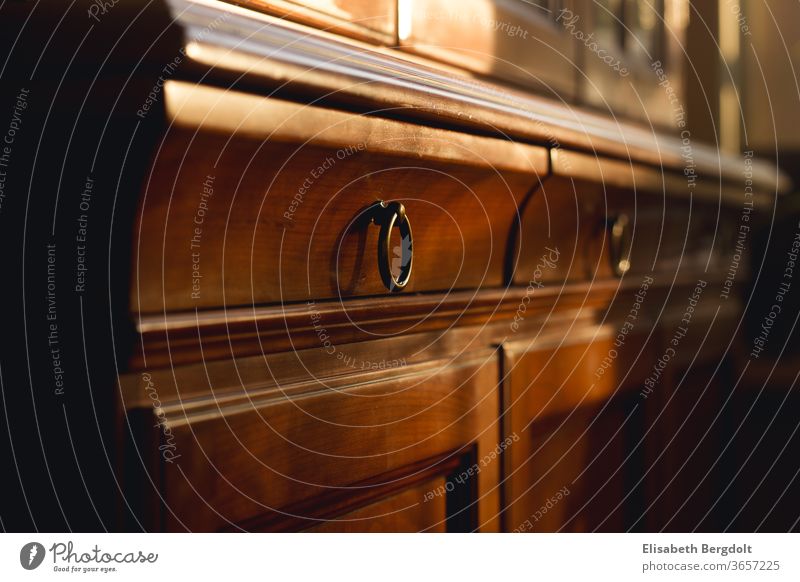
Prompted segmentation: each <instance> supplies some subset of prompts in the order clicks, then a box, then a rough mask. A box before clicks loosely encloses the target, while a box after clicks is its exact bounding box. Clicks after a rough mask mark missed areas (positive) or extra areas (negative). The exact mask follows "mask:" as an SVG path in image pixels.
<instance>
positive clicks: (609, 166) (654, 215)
mask: <svg viewBox="0 0 800 582" xmlns="http://www.w3.org/2000/svg"><path fill="white" fill-rule="evenodd" d="M553 158H554V171H555V174H556V175H554V176H552V177H549V178H547V179H546V180H544V181H543V182H542V187H541V188H540V189H539V190H537V191H536V192H535V193H534V195H533V196H532V197H531V198H530V200H529V201H528V203H527V204H526V206H525V208H524V210H523V214H522V219H521V235H520V245H519V255H518V260H517V270H516V272H515V274H514V281H515V282H516V283H518V284H527V283H529V282H530V280H532V279H533V280H537V281H539V282H550V283H562V282H579V281H594V280H605V279H614V278H619V277H621V276H622V275H624V274H626V273H627V274H635V275H650V274H654V273H662V274H665V275H668V276H670V277H674V276H676V275H681V276H685V277H691V276H693V275H692V273H697V274H701V275H702V274H703V273H706V274H710V273H711V272H716V273H721V272H723V271H724V270H725V269H727V268H728V263H729V262H730V260H731V258H732V255H733V254H734V253H735V237H736V234H737V233H736V232H735V228H731V227H730V225H731V224H736V221H738V220H739V219H740V215H741V214H742V211H741V209H740V208H736V207H735V206H734V205H732V204H726V205H722V204H720V198H719V192H718V188H717V190H716V191H715V190H714V188H713V187H711V185H709V184H707V183H706V184H704V185H703V186H704V188H703V189H698V190H690V189H689V188H688V184H689V183H690V182H688V181H687V180H685V179H683V178H679V177H676V176H672V175H662V174H660V173H658V172H655V171H654V170H650V169H645V168H641V167H635V166H631V165H630V164H626V163H622V162H612V161H610V160H603V159H597V158H593V157H590V156H585V155H583V154H573V153H569V152H564V151H556V152H554V153H553ZM554 257H557V258H558V260H553V258H554Z"/></svg>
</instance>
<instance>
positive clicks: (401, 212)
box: [372, 200, 414, 292]
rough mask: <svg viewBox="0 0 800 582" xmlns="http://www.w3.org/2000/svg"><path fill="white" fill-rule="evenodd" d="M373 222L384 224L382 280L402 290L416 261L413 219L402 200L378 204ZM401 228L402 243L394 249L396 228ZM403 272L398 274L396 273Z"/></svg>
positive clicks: (380, 244) (380, 258) (380, 252)
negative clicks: (393, 236)
mask: <svg viewBox="0 0 800 582" xmlns="http://www.w3.org/2000/svg"><path fill="white" fill-rule="evenodd" d="M372 222H374V223H375V224H377V225H379V226H380V227H381V232H380V235H379V236H378V271H379V272H380V274H381V280H383V284H384V285H385V286H386V288H387V289H388V290H389V291H392V292H396V291H401V290H402V289H403V288H404V287H405V286H406V285H407V284H408V281H409V279H410V278H411V265H412V264H413V262H414V250H413V241H412V238H411V222H410V221H409V219H408V216H406V209H405V206H403V205H402V204H400V203H399V202H388V203H387V202H383V201H382V200H380V201H378V202H376V203H375V206H374V210H373V215H372ZM394 227H397V228H398V229H399V230H400V246H399V247H394V248H392V243H391V240H392V229H393V228H394ZM395 271H398V272H399V274H398V276H397V277H395V275H394V272H395Z"/></svg>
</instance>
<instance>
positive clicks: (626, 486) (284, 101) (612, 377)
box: [75, 0, 788, 532]
mask: <svg viewBox="0 0 800 582" xmlns="http://www.w3.org/2000/svg"><path fill="white" fill-rule="evenodd" d="M423 4H424V3H420V2H417V1H414V2H410V1H404V0H400V2H399V4H396V3H395V2H394V0H383V1H380V2H376V1H371V2H363V1H360V0H348V1H347V2H333V1H330V2H327V1H322V0H319V1H317V0H314V1H310V0H297V1H292V2H290V1H288V0H241V1H240V2H238V3H235V4H234V3H224V2H218V1H214V0H196V1H193V0H165V1H164V2H157V3H153V6H152V7H150V8H148V9H147V10H146V11H143V13H144V14H145V16H144V17H142V18H141V19H138V17H137V18H133V16H132V14H133V12H135V10H134V9H133V8H131V7H130V6H127V5H125V4H124V3H123V4H120V5H119V6H115V7H113V8H112V9H109V13H108V15H107V16H104V18H105V19H107V20H106V21H104V22H101V23H100V25H103V24H105V22H109V23H110V22H111V21H116V20H120V21H126V20H130V21H131V22H136V23H137V24H136V26H139V29H140V32H139V34H142V35H149V38H153V39H157V41H158V42H156V43H155V44H154V45H153V48H152V50H148V51H145V52H143V54H144V55H145V56H144V57H143V60H142V62H143V63H145V64H144V65H142V66H140V67H138V68H137V69H136V70H135V74H134V75H133V77H132V80H131V81H130V82H127V81H126V82H125V83H123V82H122V81H115V83H117V82H118V83H120V84H121V85H120V86H121V87H124V91H123V90H120V91H119V94H120V95H124V98H123V99H122V101H121V103H120V105H119V107H118V108H117V109H116V110H115V112H114V116H115V117H114V119H124V120H125V123H127V124H128V126H126V127H134V126H135V127H137V128H139V132H140V134H141V136H144V137H143V138H142V139H139V141H137V142H136V144H135V148H134V149H135V150H136V151H137V152H139V154H138V158H137V159H140V160H141V161H140V162H139V163H140V170H138V173H134V174H135V178H133V179H130V180H126V183H125V184H123V185H122V187H123V188H124V189H127V190H126V191H127V192H130V194H129V199H128V203H127V210H126V209H125V207H121V208H120V209H119V210H118V212H119V213H120V215H119V216H117V217H115V219H114V220H115V221H116V230H115V232H116V233H117V235H116V236H119V233H129V237H128V236H127V235H124V234H123V235H122V236H123V238H125V239H126V240H127V242H128V243H129V244H127V245H126V244H122V245H121V248H122V251H121V252H122V253H123V254H122V255H120V256H122V257H126V262H125V263H124V266H123V267H121V269H122V270H125V269H128V266H129V269H128V270H127V274H123V275H121V276H118V277H116V278H115V279H114V286H113V287H112V293H113V294H114V300H113V301H112V303H113V309H112V311H113V313H114V318H115V319H114V321H116V322H118V326H119V329H120V330H121V331H120V332H119V333H120V334H122V335H124V337H126V338H127V339H126V341H119V342H118V343H115V344H114V354H115V356H114V357H115V361H116V362H117V364H118V368H116V369H115V370H114V371H113V374H111V376H110V377H111V378H112V380H113V379H114V378H116V379H118V383H117V384H116V385H117V388H118V389H117V390H115V391H113V393H114V396H113V402H110V401H109V403H108V404H109V406H111V407H113V410H115V411H116V413H115V414H114V415H112V420H111V421H109V424H108V426H107V427H106V428H105V430H107V431H108V434H112V435H113V439H114V441H113V442H115V443H116V446H115V448H114V453H113V454H114V461H113V466H114V479H115V483H117V485H118V487H119V494H115V495H112V498H113V499H112V501H111V502H110V504H111V505H112V506H113V508H114V509H113V511H112V512H113V514H114V516H115V517H114V520H115V526H114V527H116V528H119V529H132V530H138V529H145V530H148V531H162V530H167V531H185V530H191V531H219V530H223V531H240V530H247V531H287V530H289V531H299V530H304V531H328V532H330V531H440V532H441V531H482V532H497V531H508V532H511V531H518V532H519V531H626V530H640V531H658V530H674V531H684V530H692V529H709V530H714V529H715V528H718V527H720V526H719V524H725V523H726V519H728V515H727V514H726V513H725V512H726V511H729V506H728V505H726V504H725V503H719V504H718V503H715V501H716V497H717V496H718V494H719V492H720V491H721V490H722V489H723V488H724V485H725V484H726V481H725V480H726V472H725V471H726V466H725V462H724V461H723V462H720V459H721V458H723V457H721V456H720V455H721V454H723V452H724V451H723V447H722V444H721V443H723V442H724V441H725V439H726V433H725V431H726V430H727V428H726V426H723V423H721V422H720V423H718V422H717V417H718V411H719V410H720V407H721V406H722V404H723V402H724V401H725V398H726V390H727V389H728V387H729V386H728V383H727V381H728V379H730V378H733V377H734V374H735V372H736V370H737V369H738V366H739V363H738V361H737V354H738V353H739V352H740V351H741V349H742V346H741V344H740V334H739V327H740V325H739V323H740V318H741V314H742V304H741V301H740V299H739V297H738V295H737V289H738V288H739V286H740V285H741V284H742V283H744V282H745V281H747V279H748V272H747V264H746V261H745V260H744V259H742V260H741V261H739V260H738V259H737V269H738V270H737V271H736V273H735V277H734V278H731V277H730V276H729V273H730V269H731V264H732V260H733V256H734V254H736V255H737V257H738V253H739V251H738V250H737V248H736V241H737V238H736V237H737V233H738V230H737V229H738V226H739V224H740V223H741V220H742V215H743V213H747V214H748V215H749V214H750V213H751V212H752V215H753V216H754V217H755V216H757V215H758V214H759V213H760V212H762V209H766V210H767V211H771V209H772V204H773V202H774V197H775V195H777V194H779V193H781V192H784V191H785V190H786V189H787V187H788V186H787V184H786V180H785V179H784V178H783V176H782V175H781V174H780V173H779V172H777V171H776V169H775V168H774V167H773V166H770V165H769V164H767V163H765V162H761V161H759V160H750V159H746V158H745V157H738V156H731V155H726V154H721V153H720V152H719V151H717V150H716V149H714V148H713V147H711V146H708V145H704V144H701V143H697V142H696V141H695V140H693V139H692V138H691V133H690V131H689V129H688V128H687V127H688V126H684V125H682V124H683V123H684V122H683V121H682V120H680V119H679V118H676V117H675V115H673V114H672V112H674V110H675V107H674V103H673V104H672V105H671V104H670V101H669V100H670V98H671V97H672V95H671V94H668V93H667V92H665V90H664V85H661V86H659V84H658V83H659V79H658V78H657V77H656V76H655V73H654V72H653V71H648V68H647V62H646V61H644V64H642V62H638V61H637V59H639V61H641V55H638V54H635V53H636V51H632V52H631V49H630V44H629V45H628V49H626V50H627V52H623V53H621V57H622V58H623V61H624V62H625V63H627V66H628V67H630V70H631V71H634V72H635V74H634V75H633V77H632V78H634V77H635V85H633V87H634V89H632V90H634V91H635V87H637V86H638V87H641V88H642V93H641V95H644V96H646V98H645V99H644V100H642V101H641V104H642V108H633V109H636V110H635V111H634V110H632V106H631V101H630V96H626V94H625V91H626V90H627V89H623V88H620V89H619V93H617V91H616V90H614V89H613V87H614V86H620V87H622V86H623V85H624V87H627V86H628V83H627V81H623V80H621V79H620V78H619V77H617V78H614V77H611V78H610V79H609V77H608V75H609V74H612V73H613V71H611V69H610V68H609V67H606V66H605V64H604V63H603V62H602V61H601V60H598V59H597V55H595V54H593V53H591V52H587V51H585V50H584V49H587V48H588V45H585V44H584V43H581V42H580V41H579V40H578V39H577V38H576V37H575V35H574V34H570V30H574V29H575V26H577V24H580V26H587V27H591V26H595V25H592V24H590V22H591V20H590V18H589V16H588V14H589V13H588V12H581V11H582V10H588V8H586V7H585V6H584V7H583V8H582V6H583V4H582V3H581V2H564V3H558V2H533V3H529V4H531V5H537V6H539V8H540V9H541V10H545V11H546V12H548V13H549V14H550V16H549V17H547V16H545V17H543V16H541V15H540V14H532V13H527V12H526V10H534V8H531V6H528V7H527V8H526V7H525V3H522V2H513V1H505V0H504V1H498V2H497V3H496V4H493V3H492V2H489V0H474V1H470V2H466V3H462V2H459V3H458V4H459V5H462V4H463V5H464V6H463V10H464V14H465V15H466V16H463V17H462V18H460V19H457V21H456V22H454V23H452V26H451V28H449V29H448V28H447V26H445V22H443V20H444V19H445V16H443V14H444V15H446V14H447V11H448V10H449V11H452V5H451V3H450V2H444V1H437V2H433V3H431V4H429V5H427V4H425V5H424V6H423ZM608 4H609V6H611V5H612V4H614V3H608ZM664 4H666V5H667V7H666V10H667V14H668V16H669V17H670V18H672V19H673V20H675V22H673V23H672V26H675V27H678V28H677V29H676V30H677V31H678V32H680V31H681V28H680V27H681V26H685V22H684V21H682V20H681V19H682V18H684V16H682V15H683V10H685V8H686V7H685V6H683V4H684V3H682V2H678V1H677V0H676V1H669V2H666V3H663V2H662V3H660V6H661V7H660V9H661V10H662V11H663V10H665V8H664V6H663V5H664ZM682 6H683V7H682ZM612 8H613V6H612ZM564 9H568V10H570V11H571V13H572V14H573V15H575V14H585V15H586V17H585V18H583V19H582V20H578V21H572V25H573V29H569V28H564V27H563V23H562V22H560V21H559V20H558V19H557V18H556V16H557V15H558V11H559V10H564ZM136 10H138V8H137V9H136ZM420 10H427V11H428V12H427V13H422V14H421V13H420V12H419V11H420ZM432 11H433V12H436V14H433V12H432ZM451 16H452V15H451ZM451 19H452V18H451ZM481 19H483V20H481ZM562 20H563V15H562ZM489 23H492V24H491V26H489ZM497 23H501V24H502V26H501V25H499V24H497ZM515 23H516V24H515ZM100 25H98V30H99V29H100V28H101V26H100ZM108 26H109V27H110V26H111V24H109V25H108ZM470 26H472V27H473V28H474V29H475V30H476V33H475V44H469V43H468V44H467V45H463V42H464V40H463V38H464V37H463V34H462V32H463V31H465V30H468V29H469V27H470ZM511 26H519V27H520V28H519V30H520V31H523V32H525V35H523V34H522V32H519V33H518V34H516V33H515V34H516V37H518V38H514V35H511V34H510V32H509V30H510V27H511ZM596 26H597V27H600V24H597V25H596ZM492 27H493V28H494V30H491V28H492ZM590 29H591V28H590ZM432 30H435V35H434V36H433V37H431V35H433V34H434V32H431V31H432ZM515 30H516V29H515ZM538 30H541V31H543V33H542V35H537V31H538ZM598 30H599V28H598ZM634 30H635V28H634ZM448 31H449V32H448ZM488 31H491V32H492V35H489V34H488ZM498 31H499V32H498ZM606 32H608V31H606ZM498 34H500V35H503V34H504V36H503V37H502V38H501V37H498ZM609 34H611V33H609ZM426 35H427V36H426ZM548 35H549V36H548ZM523 36H529V37H530V38H531V39H537V40H531V41H530V43H531V44H530V45H525V44H524V43H525V42H527V41H526V40H525V38H523ZM611 36H613V34H612V35H611ZM678 36H679V35H678ZM457 37H460V42H461V43H462V44H461V45H459V44H458V43H449V41H450V40H452V39H453V38H457ZM663 37H664V35H663V34H657V35H656V36H655V37H654V38H655V39H656V40H658V39H661V40H660V41H659V42H662V41H663V42H664V43H666V42H667V41H666V40H664V38H663ZM675 38H677V36H676V37H675ZM498 39H499V40H498ZM548 39H549V40H548ZM653 42H656V41H655V40H654V41H653ZM448 43H449V44H448ZM514 43H518V45H519V46H522V47H524V48H518V46H517V45H515V44H514ZM536 43H545V44H547V46H548V47H549V49H547V50H549V51H550V52H551V53H552V52H557V53H558V54H559V55H560V57H559V59H563V60H561V61H560V60H558V59H556V57H554V56H552V54H550V55H549V56H547V54H548V53H546V52H545V49H544V48H542V49H541V51H539V49H536V50H534V48H535V47H536ZM491 47H498V48H497V50H496V52H495V53H492V52H491V51H490V49H491ZM531 47H533V48H531ZM529 49H530V50H529ZM559 49H561V50H559ZM470 51H472V56H471V58H466V57H464V54H466V53H467V52H470ZM657 54H658V55H660V59H661V60H663V61H664V63H665V66H666V63H667V62H668V60H669V65H670V66H669V68H667V71H668V73H669V74H670V75H673V78H672V83H673V85H672V86H671V87H674V90H675V92H676V93H675V95H677V96H678V97H676V99H680V98H681V97H680V95H681V90H682V89H681V86H682V83H681V81H680V79H681V64H680V62H677V61H675V59H674V56H675V52H674V47H671V45H670V46H666V45H664V46H661V48H660V52H658V53H657ZM498 55H499V58H501V59H502V60H503V63H504V64H503V65H502V66H499V65H497V66H495V64H492V63H493V62H496V60H495V61H493V59H495V58H496V57H498ZM514 55H518V58H519V59H520V62H519V66H516V65H515V63H514V62H513V59H514V58H515V56H514ZM537 55H538V58H537ZM542 55H544V56H542ZM668 55H672V56H671V57H669V59H668V58H667V56H668ZM119 58H120V62H122V59H123V57H122V56H121V57H119ZM124 58H128V57H124ZM112 60H113V59H112ZM169 63H174V66H171V67H169V68H165V67H164V66H165V65H168V64H169ZM637 63H638V64H637ZM598 67H601V68H598ZM512 70H513V72H512ZM592 71H595V72H594V73H592ZM520 75H522V77H520ZM586 75H589V77H586ZM592 75H594V76H592ZM523 77H524V78H523ZM587 78H591V79H595V80H596V81H597V84H593V85H591V86H589V85H587V81H586V79H587ZM662 80H663V79H662ZM529 81H530V82H529ZM598 87H599V88H600V89H598ZM603 87H605V89H603ZM151 88H152V89H151ZM117 89H119V87H118V86H117V85H115V84H113V83H112V85H111V87H109V88H108V89H107V90H106V91H105V93H104V94H106V95H111V96H114V95H115V94H117V93H116V91H117ZM590 89H592V90H595V91H596V90H602V91H603V95H605V96H606V97H607V99H606V101H605V105H604V104H603V103H600V102H599V101H598V99H597V98H596V96H592V95H591V94H590V92H589V90H590ZM606 91H607V92H606ZM148 94H151V95H153V96H154V98H153V99H151V100H150V99H148ZM618 97H619V99H617V98H618ZM75 99H76V101H78V100H79V99H80V92H78V96H77V97H75ZM665 102H666V103H667V107H666V108H665V106H664V103H665ZM598 106H601V107H607V108H606V109H603V108H598ZM614 113H617V114H620V115H621V117H620V118H617V117H616V116H614V115H613V114H614ZM682 128H683V129H682ZM123 133H124V132H123ZM137 139H138V137H137ZM120 143H123V142H120ZM97 171H98V172H102V171H103V170H102V169H98V170H97ZM109 171H110V170H109ZM97 179H98V180H99V179H100V178H97ZM381 202H383V204H381ZM397 203H399V204H397ZM744 209H746V210H744ZM126 225H127V226H126ZM98 226H99V224H98ZM126 229H127V230H126ZM118 242H119V241H118ZM115 264H119V263H115ZM739 265H740V266H739ZM120 272H122V271H118V273H120ZM120 282H122V283H120ZM98 283H100V281H98ZM125 334H127V335H125ZM109 385H111V383H110V384H109ZM92 390H94V391H98V390H100V388H99V386H97V382H94V383H93V387H92ZM110 409H112V408H110Z"/></svg>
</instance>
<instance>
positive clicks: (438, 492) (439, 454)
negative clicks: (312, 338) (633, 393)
mask: <svg viewBox="0 0 800 582" xmlns="http://www.w3.org/2000/svg"><path fill="white" fill-rule="evenodd" d="M340 347H341V348H342V349H345V348H346V349H352V350H353V351H354V352H355V353H359V354H360V357H364V355H365V354H366V353H368V350H369V344H365V345H361V346H352V347H348V346H340ZM492 356H493V352H492V351H489V350H487V351H483V352H481V353H478V354H471V355H470V356H469V357H462V358H457V359H455V360H443V361H433V362H425V363H420V364H411V365H408V366H405V367H403V368H401V369H395V370H382V371H369V372H364V373H357V372H355V371H353V372H352V373H351V374H349V375H345V376H336V377H314V374H313V373H312V374H311V376H312V377H314V379H312V380H310V381H305V382H303V381H297V382H295V383H287V384H285V385H280V382H278V385H276V386H275V387H271V388H262V389H258V388H257V387H256V386H248V387H246V388H245V390H243V391H239V392H231V391H230V390H228V391H226V390H225V389H224V387H223V386H221V385H220V386H216V387H215V390H214V393H213V394H208V395H205V396H202V395H199V394H198V392H197V391H196V385H197V382H199V381H200V378H199V377H198V376H197V371H198V370H197V369H196V368H194V369H188V368H187V369H179V368H178V369H176V370H175V378H174V380H173V381H174V382H175V383H176V386H173V387H171V388H167V384H168V383H169V381H170V380H169V377H170V374H171V372H163V373H158V374H156V373H153V374H147V375H146V376H145V378H146V380H144V381H142V380H139V381H137V382H136V383H134V385H133V386H131V387H129V389H131V390H139V391H147V390H159V391H160V398H159V401H158V404H159V406H158V407H155V406H152V405H150V407H149V408H147V405H148V403H147V402H146V401H142V400H141V398H140V399H139V400H136V399H133V400H131V409H130V410H129V411H128V415H129V418H130V419H131V420H132V424H133V425H134V426H135V427H136V428H137V430H138V435H137V439H136V443H137V445H138V448H139V450H140V451H142V450H143V451H144V452H145V454H146V456H147V458H149V459H150V467H149V472H148V474H147V475H144V476H142V487H143V488H145V489H147V488H148V480H149V479H152V480H153V483H154V484H155V485H156V486H157V490H156V491H151V494H150V497H151V505H150V509H149V510H145V513H146V515H145V521H146V522H148V523H149V524H150V526H151V527H152V528H153V529H162V528H163V529H167V530H183V529H190V530H199V531H211V530H220V529H231V530H238V529H245V530H251V531H254V530H258V531H276V530H278V531H285V530H301V529H307V528H309V527H314V526H319V524H320V523H321V522H323V521H329V520H335V519H339V518H341V517H342V516H346V515H355V516H356V519H360V520H361V521H362V523H361V524H359V525H357V526H356V525H353V524H351V525H344V524H341V523H340V524H338V525H337V524H336V523H333V524H331V525H329V526H327V527H329V528H336V527H343V528H345V529H347V528H348V527H358V528H361V529H365V530H375V529H384V528H385V529H386V530H388V531H394V530H395V528H397V529H400V530H408V529H412V530H416V529H434V530H435V529H438V528H446V529H448V530H453V529H456V530H462V529H475V528H479V529H483V530H492V529H497V525H496V523H497V514H498V510H499V507H498V504H499V491H498V489H497V483H498V481H499V475H500V462H499V461H496V462H493V463H490V464H487V465H486V466H484V467H481V470H480V472H479V473H477V474H475V475H474V476H472V477H471V478H470V479H468V480H466V481H465V483H459V482H457V481H456V480H455V477H457V476H459V475H460V474H461V473H462V472H463V471H465V470H466V469H467V468H469V467H472V466H474V465H475V463H476V462H477V461H478V460H479V459H481V458H482V457H484V456H485V455H487V454H490V452H491V451H492V450H494V448H495V447H496V446H497V444H498V440H499V427H498V421H497V410H498V407H499V394H498V388H497V377H498V367H497V362H496V359H493V357H492ZM279 357H280V358H284V359H288V358H290V355H281V356H279ZM279 357H277V356H276V357H275V358H273V360H271V363H272V365H273V368H271V370H273V371H275V372H282V373H283V374H285V375H286V376H287V377H288V376H289V372H288V370H287V369H284V368H281V367H280V364H279V363H276V361H275V360H277V359H278V358H279ZM309 361H310V359H309ZM218 365H219V366H222V365H224V364H218ZM239 365H240V366H242V367H243V368H244V367H245V365H244V364H243V363H240V364H239ZM323 367H324V365H323ZM251 368H252V366H251ZM312 372H313V371H312ZM215 377H217V378H219V376H215ZM256 377H257V374H255V373H254V372H253V369H250V370H249V371H248V375H247V378H248V379H249V381H251V382H254V383H255V381H256ZM265 380H266V378H264V379H263V380H262V382H263V381H265ZM228 381H230V380H228ZM143 382H144V383H145V384H148V383H149V384H150V385H151V386H150V387H148V386H147V385H142V383H143ZM220 382H221V381H220ZM183 385H185V388H183V389H182V388H181V386H183ZM192 387H195V392H192ZM182 393H183V394H186V396H185V397H184V398H183V399H182V398H181V397H180V394H182ZM148 443H149V444H148ZM163 451H169V454H168V455H167V457H169V458H167V457H164V456H163V455H162V454H160V452H163ZM165 454H166V453H165ZM134 458H135V457H134ZM442 483H444V485H442ZM440 485H442V489H439V488H438V487H439V486H440ZM149 488H150V489H152V485H151V486H150V487H149ZM158 496H160V500H161V503H160V504H159V502H158V499H159V497H158ZM398 496H399V497H398ZM440 497H441V499H439V498H440ZM153 499H155V501H154V500H153ZM407 501H411V503H407V504H406V506H404V507H405V508H404V507H401V505H402V503H403V502H407ZM159 505H161V506H160V507H159ZM382 508H385V509H388V511H383V510H382ZM384 514H390V515H393V517H386V516H384ZM365 516H366V517H370V516H372V517H374V520H372V521H370V520H366V521H364V519H363V518H364V517H365Z"/></svg>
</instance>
